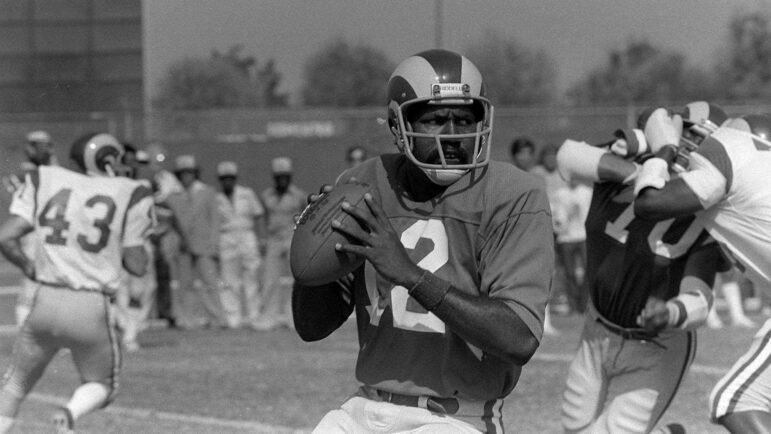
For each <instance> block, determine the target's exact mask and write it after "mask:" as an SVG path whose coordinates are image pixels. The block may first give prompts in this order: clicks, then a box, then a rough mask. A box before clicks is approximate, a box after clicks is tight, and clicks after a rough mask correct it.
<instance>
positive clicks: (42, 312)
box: [0, 134, 153, 433]
mask: <svg viewBox="0 0 771 434" xmlns="http://www.w3.org/2000/svg"><path fill="white" fill-rule="evenodd" d="M122 153H123V148H122V146H121V145H120V143H118V141H117V140H116V139H115V138H114V137H112V136H110V135H109V134H89V135H86V136H84V137H81V138H79V139H78V140H76V141H75V142H74V143H73V144H72V147H71V148H70V159H71V166H72V170H68V169H65V168H61V167H54V166H40V167H39V168H38V169H37V170H36V171H34V172H32V173H30V174H29V175H28V176H27V179H26V182H25V184H24V186H23V187H22V188H20V189H19V190H18V191H17V192H16V194H15V196H14V199H13V202H12V204H11V208H10V214H11V216H10V217H9V218H8V220H6V221H5V222H4V223H3V224H2V226H0V252H2V254H3V255H4V256H5V257H6V258H7V259H8V260H9V261H10V262H12V263H13V264H15V265H16V266H18V267H19V268H20V269H22V271H23V272H24V274H25V275H26V276H27V277H29V278H30V279H33V280H35V281H36V282H38V283H39V285H40V286H39V289H38V293H37V296H36V297H35V299H34V302H33V305H32V308H31V311H30V314H29V317H28V318H27V320H26V321H25V323H24V324H23V325H22V328H21V330H20V331H19V335H18V337H17V339H16V342H15V344H14V350H13V361H12V364H11V366H10V368H9V369H8V371H7V373H6V375H5V378H4V381H3V384H2V389H1V390H0V432H2V433H5V432H7V431H8V430H9V429H10V428H11V426H12V424H13V422H14V418H15V416H16V414H17V412H18V410H19V406H20V404H21V402H22V400H23V399H24V398H25V397H26V396H27V394H28V393H29V392H30V390H31V389H32V388H33V387H34V385H35V383H36V382H37V381H38V379H40V377H41V376H42V375H43V371H44V370H45V368H46V366H47V365H48V363H49V362H50V361H51V359H52V358H53V357H54V355H55V354H56V353H57V352H58V350H60V349H62V348H69V349H70V351H71V352H72V358H73V361H74V362H75V366H76V368H77V371H78V374H79V376H80V381H81V385H80V386H79V387H78V388H77V389H76V390H75V392H74V393H73V395H72V397H71V399H70V400H69V402H68V403H67V404H66V406H65V407H63V408H61V409H59V410H57V411H56V413H55V414H54V425H55V427H56V429H57V432H71V431H72V429H73V425H74V422H75V421H76V420H77V419H78V418H80V417H81V416H83V415H85V414H87V413H89V412H91V411H93V410H95V409H97V408H101V407H104V406H106V405H107V404H109V403H110V401H111V400H112V399H113V397H114V395H115V393H116V391H117V384H118V383H117V377H118V373H119V371H120V365H121V349H120V345H119V344H120V341H119V339H118V337H117V336H116V333H115V329H114V327H113V324H114V319H113V318H112V311H111V309H110V299H111V298H112V297H114V295H115V293H116V291H117V290H118V285H119V284H120V282H121V274H122V268H125V269H126V270H127V271H128V272H130V273H132V274H135V275H141V274H143V273H144V272H145V269H146V266H147V262H148V257H147V254H146V251H145V248H144V244H145V240H146V238H147V236H148V233H149V231H150V230H151V229H152V225H153V214H152V197H151V192H150V190H149V189H148V188H146V187H144V186H142V185H141V184H140V183H138V182H137V181H134V180H130V179H127V178H119V177H113V176H112V175H113V174H114V173H115V172H116V169H117V167H116V166H117V165H118V163H119V162H120V158H121V154H122ZM95 178H98V180H96V179H95ZM27 233H30V234H31V237H32V240H33V242H34V246H35V253H34V256H33V257H28V256H26V255H25V254H24V253H23V252H22V251H21V250H20V248H19V244H18V240H19V238H21V237H22V236H24V235H25V234H27Z"/></svg>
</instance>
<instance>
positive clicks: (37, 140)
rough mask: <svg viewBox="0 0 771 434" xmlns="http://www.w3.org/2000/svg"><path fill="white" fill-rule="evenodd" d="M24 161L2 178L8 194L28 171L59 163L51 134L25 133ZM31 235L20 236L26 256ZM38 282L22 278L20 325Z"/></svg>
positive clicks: (31, 253) (30, 247)
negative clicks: (18, 168)
mask: <svg viewBox="0 0 771 434" xmlns="http://www.w3.org/2000/svg"><path fill="white" fill-rule="evenodd" d="M24 156H25V158H26V160H25V161H22V162H21V167H20V170H19V171H18V172H17V173H12V174H10V175H8V176H4V177H3V178H2V182H3V186H4V187H5V189H6V190H7V191H8V193H10V194H12V195H13V194H15V193H16V192H17V190H19V188H21V186H22V185H24V181H25V179H26V176H27V174H28V173H30V172H34V171H35V170H37V168H38V166H58V165H59V163H58V161H57V159H56V155H54V142H53V140H52V139H51V135H50V134H48V133H47V132H45V131H42V130H36V131H31V132H29V134H27V137H26V143H25V145H24ZM30 240H31V236H30V235H25V236H23V237H22V238H21V240H20V243H21V247H22V249H23V250H24V253H25V254H26V255H27V256H28V257H33V256H34V246H33V243H32V242H31V241H30ZM37 287H38V283H37V282H34V281H32V280H30V279H28V278H27V277H23V278H22V285H21V294H19V297H17V298H16V308H15V313H16V324H17V325H21V324H22V323H23V322H24V320H26V319H27V315H29V311H30V309H31V307H32V301H33V300H34V298H35V293H36V291H37Z"/></svg>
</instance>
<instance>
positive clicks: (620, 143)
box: [610, 128, 650, 158]
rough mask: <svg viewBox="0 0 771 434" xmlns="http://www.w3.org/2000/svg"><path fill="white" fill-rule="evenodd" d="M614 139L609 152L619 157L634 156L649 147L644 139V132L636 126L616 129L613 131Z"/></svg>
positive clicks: (642, 152)
mask: <svg viewBox="0 0 771 434" xmlns="http://www.w3.org/2000/svg"><path fill="white" fill-rule="evenodd" d="M613 135H614V136H616V141H615V142H613V144H612V145H611V146H610V152H613V153H614V154H616V155H619V156H621V157H624V158H627V157H636V156H638V155H642V154H644V153H646V152H648V151H650V149H649V148H648V142H647V141H646V140H645V133H643V131H642V130H639V129H637V128H631V129H623V130H616V131H615V132H614V133H613Z"/></svg>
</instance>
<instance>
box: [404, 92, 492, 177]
mask: <svg viewBox="0 0 771 434" xmlns="http://www.w3.org/2000/svg"><path fill="white" fill-rule="evenodd" d="M433 87H434V88H435V89H436V90H435V91H434V94H435V95H436V96H434V97H431V98H416V99H413V100H409V101H406V102H404V103H402V104H397V103H396V102H395V101H392V102H391V106H390V107H389V111H390V112H391V128H392V132H393V134H394V136H395V137H396V139H397V140H396V145H397V147H398V148H399V150H400V151H402V152H404V154H405V155H406V156H407V158H409V159H410V161H412V162H413V163H414V164H415V165H416V166H418V167H419V168H420V169H421V170H422V171H423V172H424V173H425V174H426V175H427V176H428V178H429V179H430V180H431V181H432V182H434V183H435V184H437V185H450V184H452V183H453V182H455V181H457V180H458V179H460V177H462V176H463V175H464V174H465V173H466V172H468V171H469V170H470V169H474V168H478V167H483V166H485V165H487V164H488V163H489V162H490V136H491V134H492V127H493V107H492V104H490V101H489V100H487V98H484V97H471V96H468V94H467V93H466V94H464V93H463V90H462V89H465V88H467V86H464V85H461V84H452V83H443V84H435V85H434V86H433ZM443 89H451V90H443ZM452 89H461V90H452ZM420 104H426V105H428V106H434V105H435V106H446V107H453V106H470V107H472V108H473V109H474V112H475V116H476V118H477V122H476V129H475V131H474V132H470V133H452V134H429V133H420V132H416V131H414V130H413V127H412V124H411V123H410V121H409V116H408V113H410V111H411V110H412V109H414V108H415V107H416V106H418V105H420ZM416 139H429V140H433V141H434V143H435V146H436V150H437V153H438V155H439V160H440V163H439V164H436V163H428V162H424V161H420V160H419V159H418V158H417V157H416V156H415V153H414V152H413V150H414V147H415V140H416ZM469 140H473V141H474V147H473V151H472V152H471V155H468V156H466V159H467V162H466V163H462V164H452V163H448V162H447V158H446V155H445V148H444V147H443V146H442V142H467V141H469ZM445 146H448V145H446V144H445ZM459 147H460V148H461V150H462V151H465V149H463V147H462V146H460V145H459Z"/></svg>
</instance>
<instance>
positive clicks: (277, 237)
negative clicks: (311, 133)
mask: <svg viewBox="0 0 771 434" xmlns="http://www.w3.org/2000/svg"><path fill="white" fill-rule="evenodd" d="M271 170H272V173H273V183H274V184H273V186H272V187H269V188H267V189H265V191H263V192H262V203H263V205H264V206H265V209H266V210H267V212H268V248H267V252H266V255H265V265H264V267H265V268H264V271H265V274H264V277H265V281H264V283H265V293H264V296H263V311H262V315H261V317H260V319H259V320H257V322H255V323H254V324H253V325H252V327H253V328H254V329H255V330H261V331H266V330H272V329H274V328H276V327H278V326H281V325H284V326H286V327H290V328H291V327H293V323H292V309H291V293H292V284H293V283H294V281H293V279H292V273H291V272H290V270H289V246H290V245H291V244H292V233H293V231H294V217H295V215H297V214H299V213H301V212H302V210H303V209H304V208H305V205H306V203H307V197H308V195H307V194H306V193H305V192H304V191H302V190H301V189H299V188H298V187H296V186H295V185H294V184H292V160H291V159H289V158H287V157H278V158H274V159H273V161H271Z"/></svg>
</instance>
